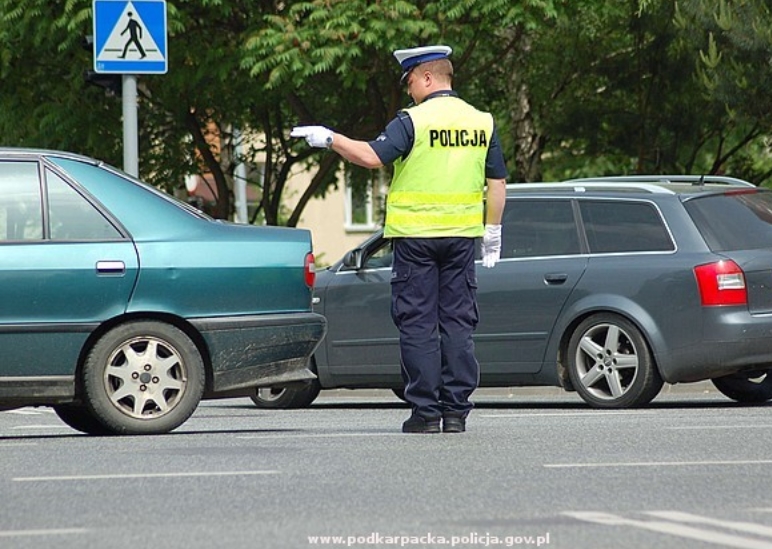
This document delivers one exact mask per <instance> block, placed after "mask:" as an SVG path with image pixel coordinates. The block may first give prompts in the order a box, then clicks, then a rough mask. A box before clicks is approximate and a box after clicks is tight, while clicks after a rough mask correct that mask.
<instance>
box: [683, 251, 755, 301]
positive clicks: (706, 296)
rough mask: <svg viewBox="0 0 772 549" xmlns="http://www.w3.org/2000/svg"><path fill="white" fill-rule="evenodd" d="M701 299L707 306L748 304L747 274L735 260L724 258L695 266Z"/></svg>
mask: <svg viewBox="0 0 772 549" xmlns="http://www.w3.org/2000/svg"><path fill="white" fill-rule="evenodd" d="M694 274H695V276H696V277H697V285H698V286H699V288H700V299H701V300H702V305H703V306H705V307H720V306H722V305H747V304H748V292H747V290H746V288H745V274H744V273H743V271H742V269H741V268H740V267H738V266H737V263H735V262H734V261H729V260H724V261H718V262H716V263H708V264H707V265H699V266H697V267H695V268H694Z"/></svg>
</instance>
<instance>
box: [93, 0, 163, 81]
mask: <svg viewBox="0 0 772 549" xmlns="http://www.w3.org/2000/svg"><path fill="white" fill-rule="evenodd" d="M93 8H94V71H95V72H97V73H112V74H165V73H166V72H167V69H168V67H167V49H166V34H167V33H166V1H165V0H128V1H127V0H94V5H93Z"/></svg>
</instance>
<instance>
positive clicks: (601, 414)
mask: <svg viewBox="0 0 772 549" xmlns="http://www.w3.org/2000/svg"><path fill="white" fill-rule="evenodd" d="M654 414H656V411H654V410H588V411H586V412H540V413H519V414H518V413H509V414H486V413H480V414H479V415H480V417H490V418H529V417H586V418H593V419H596V418H597V419H603V418H605V417H607V416H646V415H654Z"/></svg>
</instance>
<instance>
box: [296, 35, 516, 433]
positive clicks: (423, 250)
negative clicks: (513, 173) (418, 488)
mask: <svg viewBox="0 0 772 549" xmlns="http://www.w3.org/2000/svg"><path fill="white" fill-rule="evenodd" d="M451 53H452V50H451V48H449V47H448V46H424V47H418V48H411V49H406V50H397V51H395V52H394V56H395V57H396V59H397V61H398V62H399V63H400V65H401V67H402V71H403V73H402V82H403V83H404V84H405V85H406V86H407V91H408V94H409V95H410V96H411V97H412V99H413V101H414V103H415V106H412V107H409V108H407V109H405V110H403V111H401V112H399V113H398V115H397V116H396V117H395V118H394V119H393V120H392V121H391V122H390V123H389V124H388V126H387V127H386V129H385V130H384V131H383V133H381V134H380V135H379V136H378V137H377V139H375V140H374V141H369V142H368V141H357V140H353V139H349V138H348V137H346V136H344V135H342V134H339V133H335V132H333V131H332V130H330V129H328V128H326V127H324V126H298V127H295V128H293V130H292V133H291V134H290V135H291V136H292V137H303V138H305V139H306V141H307V142H308V144H309V145H310V146H312V147H326V148H330V149H332V150H334V151H335V152H337V153H338V154H340V155H341V156H343V157H344V158H345V159H347V160H349V161H350V162H353V163H355V164H357V165H360V166H364V167H366V168H379V167H381V166H383V165H385V164H390V163H393V164H394V177H393V180H392V182H391V186H390V189H389V194H388V198H387V202H386V223H385V227H384V236H385V237H387V238H391V239H393V247H394V263H393V267H392V275H391V288H392V292H391V293H392V311H391V313H392V318H393V320H394V323H395V325H396V326H397V328H398V329H399V333H400V353H401V361H402V377H403V379H404V381H405V399H406V400H407V401H408V402H409V403H410V405H411V408H412V413H411V415H410V417H409V418H408V419H407V420H406V421H405V422H404V423H403V425H402V431H403V432H405V433H439V432H440V421H441V420H442V430H443V431H444V432H446V433H459V432H463V431H465V430H466V417H467V415H468V414H469V412H470V411H471V409H472V407H473V404H472V403H471V402H470V401H469V397H470V396H471V394H472V392H473V391H474V390H475V389H476V388H477V385H478V382H479V366H478V363H477V360H476V358H475V355H474V343H473V341H472V332H473V331H474V329H475V326H476V325H477V321H478V314H477V297H476V287H477V278H476V275H475V264H474V253H475V250H474V242H475V238H478V237H481V236H482V237H483V243H482V252H483V265H484V266H485V267H493V266H494V265H495V264H496V262H497V261H498V259H499V256H500V250H501V216H502V212H503V210H504V202H505V194H506V184H505V179H506V177H507V171H506V167H505V165H504V158H503V155H502V151H501V147H500V144H499V140H498V137H497V134H496V129H495V126H494V122H493V118H492V116H491V115H490V114H488V113H485V112H481V111H478V110H477V109H475V108H474V107H472V106H471V105H469V104H468V103H466V102H465V101H463V100H461V99H460V98H459V97H458V95H457V94H456V92H454V91H453V90H452V77H453V65H452V63H451V61H450V59H449V56H450V54H451ZM486 182H487V193H485V198H486V201H487V208H484V207H483V195H484V190H485V184H486ZM483 221H485V223H483Z"/></svg>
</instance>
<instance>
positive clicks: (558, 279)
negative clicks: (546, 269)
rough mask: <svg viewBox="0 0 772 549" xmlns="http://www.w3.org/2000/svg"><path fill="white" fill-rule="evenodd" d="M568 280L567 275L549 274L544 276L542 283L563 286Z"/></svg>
mask: <svg viewBox="0 0 772 549" xmlns="http://www.w3.org/2000/svg"><path fill="white" fill-rule="evenodd" d="M566 280H568V274H566V273H549V274H546V275H544V282H546V283H547V284H563V283H564V282H565V281H566Z"/></svg>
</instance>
